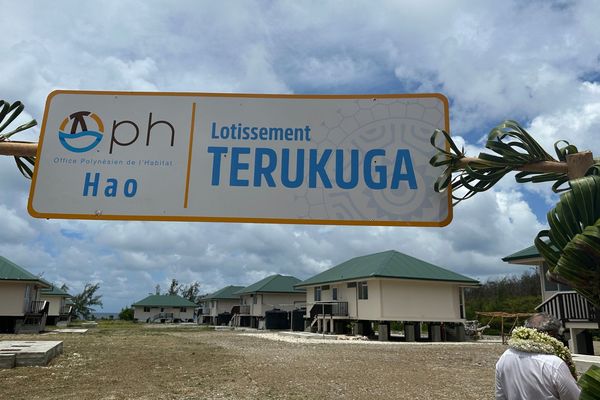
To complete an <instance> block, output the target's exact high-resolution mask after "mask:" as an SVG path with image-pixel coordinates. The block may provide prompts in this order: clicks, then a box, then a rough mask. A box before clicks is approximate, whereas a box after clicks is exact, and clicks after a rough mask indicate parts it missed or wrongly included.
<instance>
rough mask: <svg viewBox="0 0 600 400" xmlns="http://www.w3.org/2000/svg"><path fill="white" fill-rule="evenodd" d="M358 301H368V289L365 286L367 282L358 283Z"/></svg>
mask: <svg viewBox="0 0 600 400" xmlns="http://www.w3.org/2000/svg"><path fill="white" fill-rule="evenodd" d="M358 299H359V300H368V299H369V287H368V286H367V282H358Z"/></svg>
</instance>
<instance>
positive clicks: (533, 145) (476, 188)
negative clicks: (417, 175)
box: [429, 120, 577, 204]
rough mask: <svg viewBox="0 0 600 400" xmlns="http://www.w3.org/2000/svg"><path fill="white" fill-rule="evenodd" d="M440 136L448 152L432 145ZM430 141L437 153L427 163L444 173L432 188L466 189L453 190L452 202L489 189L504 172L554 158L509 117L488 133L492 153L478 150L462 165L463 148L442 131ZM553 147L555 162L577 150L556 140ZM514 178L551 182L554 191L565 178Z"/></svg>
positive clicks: (543, 174)
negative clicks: (473, 158) (458, 192)
mask: <svg viewBox="0 0 600 400" xmlns="http://www.w3.org/2000/svg"><path fill="white" fill-rule="evenodd" d="M440 135H443V137H444V139H445V141H446V143H447V145H448V146H449V148H450V151H446V150H445V149H443V148H440V147H438V146H436V145H435V142H436V140H438V138H439V137H440ZM431 143H432V145H434V147H435V148H436V149H437V150H438V153H437V154H436V155H435V156H433V157H432V158H431V160H430V161H429V163H430V164H431V165H432V166H434V167H444V172H443V173H442V175H440V177H439V178H438V180H437V181H436V183H435V185H434V189H435V190H436V191H438V192H441V191H443V190H445V189H446V188H448V186H450V184H451V185H452V188H453V189H455V190H456V189H459V188H462V187H464V188H465V189H467V192H466V194H463V195H456V194H455V193H456V192H453V194H452V197H453V199H454V200H455V202H454V204H457V203H459V202H461V201H462V200H465V199H468V198H470V197H472V196H473V195H475V194H476V193H479V192H483V191H486V190H488V189H490V188H491V187H493V186H494V185H495V184H496V183H497V182H498V181H500V179H502V178H503V177H504V176H505V175H506V174H508V173H509V172H512V171H515V170H517V169H519V168H521V167H523V166H524V165H525V164H530V163H535V162H541V161H554V162H556V161H557V160H556V159H555V158H553V157H552V156H551V155H550V154H548V153H547V152H546V151H545V150H544V149H543V148H542V147H541V146H540V145H539V144H538V143H537V142H536V141H535V140H534V139H533V138H532V137H531V135H529V133H528V132H527V131H526V130H525V129H523V128H522V127H521V126H520V125H519V124H518V123H517V122H515V121H511V120H507V121H504V122H503V123H501V124H500V125H498V126H497V127H495V128H494V129H492V131H491V132H490V133H489V135H488V139H487V142H486V145H485V147H486V148H488V149H490V150H491V151H492V152H493V154H489V153H480V154H479V156H478V158H477V159H475V160H472V161H471V162H469V163H468V164H467V165H466V166H465V165H462V164H461V162H460V161H461V159H462V158H464V157H465V154H464V150H461V151H459V150H458V148H457V146H456V144H455V143H454V141H453V140H452V138H451V137H450V135H449V134H448V133H447V132H446V131H444V130H441V129H437V130H436V131H435V132H434V133H433V135H432V137H431ZM560 145H562V147H561V146H560ZM554 148H555V151H556V154H557V156H558V160H559V161H565V159H566V156H567V155H568V154H573V153H577V148H576V147H575V146H573V145H570V144H569V143H568V142H564V141H561V142H557V143H556V144H555V146H554ZM453 174H454V177H453ZM515 178H516V180H517V182H519V183H523V182H533V183H539V182H554V185H553V187H552V189H553V190H554V191H561V190H564V189H561V186H562V185H564V184H565V183H566V182H567V181H568V177H567V174H566V173H559V172H525V171H522V172H519V173H518V174H517V175H516V177H515Z"/></svg>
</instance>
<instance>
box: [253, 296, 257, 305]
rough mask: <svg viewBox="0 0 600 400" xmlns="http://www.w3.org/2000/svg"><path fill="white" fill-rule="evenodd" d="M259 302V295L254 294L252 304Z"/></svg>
mask: <svg viewBox="0 0 600 400" xmlns="http://www.w3.org/2000/svg"><path fill="white" fill-rule="evenodd" d="M257 303H258V296H253V297H252V304H257Z"/></svg>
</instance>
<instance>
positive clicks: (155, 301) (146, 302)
mask: <svg viewBox="0 0 600 400" xmlns="http://www.w3.org/2000/svg"><path fill="white" fill-rule="evenodd" d="M132 306H133V307H195V306H196V303H194V302H191V301H189V300H188V299H184V298H183V297H181V296H178V295H176V294H174V295H166V294H165V295H163V294H153V295H150V296H148V297H146V298H145V299H143V300H140V301H138V302H137V303H133V304H132Z"/></svg>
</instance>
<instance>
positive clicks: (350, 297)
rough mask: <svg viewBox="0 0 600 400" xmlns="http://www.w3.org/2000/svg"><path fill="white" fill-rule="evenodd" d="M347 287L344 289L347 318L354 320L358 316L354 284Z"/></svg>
mask: <svg viewBox="0 0 600 400" xmlns="http://www.w3.org/2000/svg"><path fill="white" fill-rule="evenodd" d="M347 286H348V287H346V290H345V292H346V293H345V294H346V296H345V297H346V299H347V301H348V316H349V317H350V318H356V316H357V315H358V313H357V309H356V308H357V301H358V300H357V299H358V297H357V296H356V283H354V285H352V284H348V285H347Z"/></svg>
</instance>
